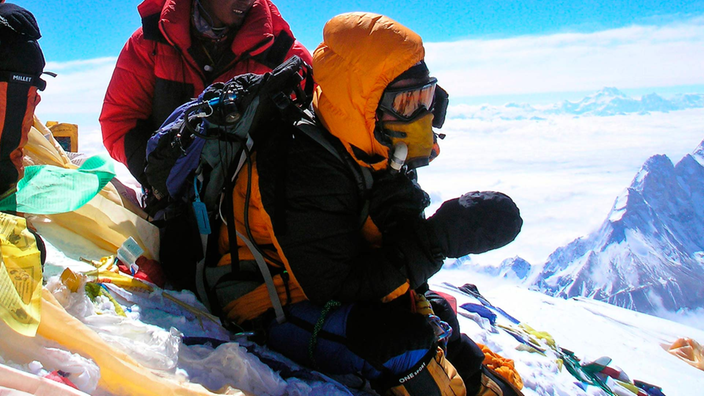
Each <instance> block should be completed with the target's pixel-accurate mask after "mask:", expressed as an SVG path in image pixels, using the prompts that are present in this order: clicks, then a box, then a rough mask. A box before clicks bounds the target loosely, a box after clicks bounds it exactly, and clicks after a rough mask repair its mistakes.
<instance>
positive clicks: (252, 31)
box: [100, 0, 311, 190]
mask: <svg viewBox="0 0 704 396" xmlns="http://www.w3.org/2000/svg"><path fill="white" fill-rule="evenodd" d="M138 9H139V13H140V15H141V17H142V27H141V28H139V29H137V31H135V32H134V34H133V35H132V37H130V39H129V40H128V41H127V43H126V44H125V46H124V48H123V49H122V52H121V53H120V56H119V58H118V60H117V65H116V67H115V71H114V73H113V76H112V80H111V81H110V85H109V86H108V90H107V93H106V94H105V101H104V103H103V109H102V112H101V114H100V125H101V128H102V132H103V144H104V145H105V147H106V148H107V150H108V152H109V153H110V155H111V156H112V157H113V158H114V159H116V160H117V161H119V162H121V163H123V164H125V165H126V166H127V168H128V169H129V170H130V172H131V173H132V175H133V176H134V177H135V178H136V179H137V180H138V181H139V182H140V183H141V184H142V186H143V187H144V188H145V189H147V190H148V189H149V185H148V183H147V180H146V177H145V176H144V165H145V155H146V145H147V140H148V139H149V137H150V136H151V135H152V133H153V132H154V131H155V130H156V129H157V128H159V126H160V125H161V124H162V123H163V122H164V120H165V119H166V118H167V117H168V116H169V115H170V114H171V112H172V111H173V110H174V109H176V108H177V107H178V106H179V105H181V104H182V103H184V102H187V101H188V100H189V99H191V98H193V97H196V96H197V95H198V94H200V93H201V92H202V91H203V89H204V88H205V87H207V86H208V85H210V84H211V83H213V82H219V81H227V80H229V79H231V78H232V77H234V76H236V75H239V74H243V73H257V74H261V73H265V72H268V71H271V70H272V69H273V68H274V67H276V66H277V65H279V64H280V63H282V62H283V61H284V60H286V59H288V58H290V57H292V56H294V55H298V56H299V57H300V58H301V59H303V60H304V61H305V62H307V63H311V55H310V53H309V52H308V50H306V48H305V47H303V45H302V44H300V43H299V42H298V41H297V40H296V39H295V38H294V36H293V33H292V32H291V29H290V28H289V25H288V23H286V21H285V20H284V19H283V18H282V17H281V14H280V13H279V11H278V9H277V8H276V6H275V5H274V4H272V2H271V1H270V0H144V2H143V3H142V4H140V5H139V7H138Z"/></svg>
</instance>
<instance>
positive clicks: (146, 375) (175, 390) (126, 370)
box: [37, 289, 244, 396]
mask: <svg viewBox="0 0 704 396" xmlns="http://www.w3.org/2000/svg"><path fill="white" fill-rule="evenodd" d="M37 334H39V335H41V336H43V337H44V338H47V339H49V340H53V341H56V342H57V343H59V344H60V345H61V346H63V347H64V348H66V349H68V350H69V351H71V352H73V353H78V354H79V355H81V356H85V357H90V358H91V359H93V361H94V362H95V363H96V364H97V365H98V366H99V367H100V382H99V383H98V386H99V387H100V388H102V389H105V390H106V391H108V392H110V393H112V394H116V395H134V396H149V395H154V396H164V395H211V396H212V395H214V393H212V392H210V391H208V390H207V389H205V388H203V387H202V386H201V385H196V384H191V383H184V384H179V383H176V382H175V381H171V380H169V379H165V378H160V377H158V376H156V375H154V374H152V373H151V372H150V371H149V370H146V369H145V368H144V367H142V366H141V365H140V364H139V363H137V362H136V361H135V360H134V359H132V358H131V357H130V356H129V355H127V354H126V353H125V352H123V351H120V350H118V349H116V348H113V347H112V346H111V345H109V344H107V343H106V342H105V341H103V339H101V338H100V337H99V336H98V335H97V334H96V333H95V332H93V331H92V330H91V329H89V328H88V327H87V326H86V325H84V324H83V323H81V322H80V321H79V320H78V319H76V318H74V317H73V316H71V315H69V314H68V313H67V312H66V311H65V310H64V309H63V307H61V305H60V304H59V303H58V302H57V301H56V299H55V298H54V296H53V295H52V294H51V293H50V292H49V291H48V290H46V289H43V290H42V321H41V323H40V324H39V329H38V330H37ZM235 394H236V395H244V393H242V392H238V393H235Z"/></svg>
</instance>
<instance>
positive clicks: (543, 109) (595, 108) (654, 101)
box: [448, 87, 704, 121]
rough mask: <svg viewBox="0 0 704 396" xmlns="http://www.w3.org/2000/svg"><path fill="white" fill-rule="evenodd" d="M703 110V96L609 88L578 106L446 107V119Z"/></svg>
mask: <svg viewBox="0 0 704 396" xmlns="http://www.w3.org/2000/svg"><path fill="white" fill-rule="evenodd" d="M694 108H704V94H697V93H690V94H678V95H675V96H673V97H672V98H670V99H666V98H664V97H662V96H660V95H658V94H656V93H651V94H648V95H644V96H642V97H640V98H638V99H635V98H632V97H630V96H628V95H626V94H624V93H623V92H621V91H619V90H618V89H616V88H613V87H605V88H603V89H601V90H600V91H598V92H595V93H593V94H591V95H589V96H587V97H585V98H584V99H582V100H581V101H579V102H570V101H566V100H565V101H563V102H561V103H557V104H552V105H547V106H531V105H529V104H518V103H508V104H505V105H503V106H491V105H482V106H471V105H457V106H450V109H449V111H448V117H449V118H460V119H483V120H491V119H503V120H528V119H532V120H538V121H539V120H542V119H543V118H544V117H547V116H550V115H573V116H613V115H622V114H649V113H650V112H665V113H667V112H670V111H677V110H686V109H694Z"/></svg>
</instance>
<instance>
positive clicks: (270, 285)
mask: <svg viewBox="0 0 704 396" xmlns="http://www.w3.org/2000/svg"><path fill="white" fill-rule="evenodd" d="M235 232H236V233H237V236H238V237H240V239H242V242H244V244H245V245H247V247H248V248H249V250H250V252H252V255H253V256H254V260H255V261H256V262H257V266H258V267H259V271H261V273H262V277H263V278H264V283H265V284H266V290H267V291H268V292H269V299H270V300H271V305H272V306H273V307H274V313H275V314H276V321H277V322H278V323H283V322H285V321H286V315H285V314H284V308H283V306H282V305H281V300H280V299H279V293H278V292H277V291H276V286H275V285H274V278H273V277H272V276H271V271H269V265H268V264H267V263H266V261H265V260H264V256H262V254H261V253H259V250H257V248H256V247H255V246H254V244H253V243H252V242H251V241H250V240H249V239H247V238H246V237H245V236H244V235H242V234H240V232H239V231H237V230H235ZM230 254H232V252H231V253H230Z"/></svg>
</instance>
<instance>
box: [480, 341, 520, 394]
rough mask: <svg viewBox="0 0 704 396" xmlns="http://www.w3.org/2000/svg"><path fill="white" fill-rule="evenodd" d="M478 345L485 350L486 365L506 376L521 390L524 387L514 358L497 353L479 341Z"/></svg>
mask: <svg viewBox="0 0 704 396" xmlns="http://www.w3.org/2000/svg"><path fill="white" fill-rule="evenodd" d="M477 345H478V346H479V348H481V350H482V352H484V365H486V366H487V367H489V368H490V369H492V370H494V371H495V372H496V373H497V374H499V375H501V376H502V377H504V378H505V379H506V380H507V381H508V382H510V383H511V384H513V386H515V387H516V388H518V389H519V390H520V389H523V379H521V376H520V374H518V371H516V368H515V367H514V365H513V360H511V359H507V358H505V357H503V356H501V355H499V354H497V353H495V352H494V351H492V350H491V349H489V347H487V346H486V345H482V344H479V343H477Z"/></svg>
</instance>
